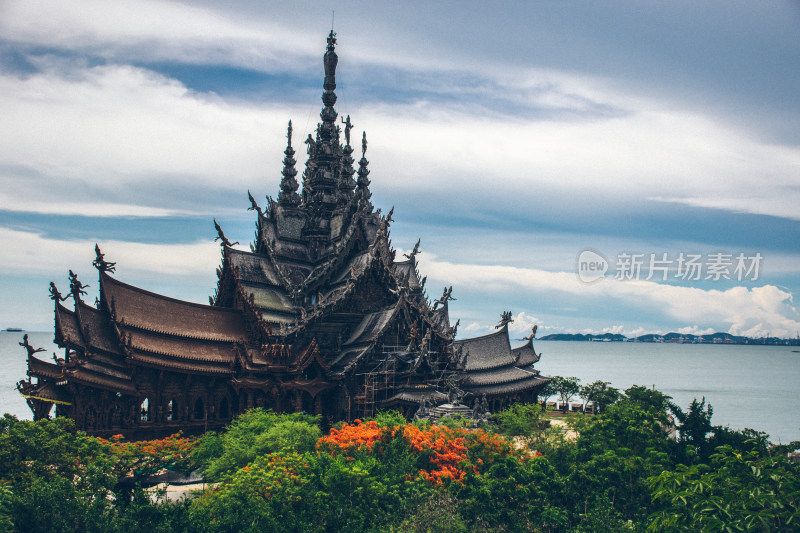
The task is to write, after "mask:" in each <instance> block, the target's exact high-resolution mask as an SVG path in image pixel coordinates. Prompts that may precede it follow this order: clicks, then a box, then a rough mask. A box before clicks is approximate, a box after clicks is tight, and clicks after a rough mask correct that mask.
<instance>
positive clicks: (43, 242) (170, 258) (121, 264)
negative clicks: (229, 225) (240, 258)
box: [0, 227, 220, 280]
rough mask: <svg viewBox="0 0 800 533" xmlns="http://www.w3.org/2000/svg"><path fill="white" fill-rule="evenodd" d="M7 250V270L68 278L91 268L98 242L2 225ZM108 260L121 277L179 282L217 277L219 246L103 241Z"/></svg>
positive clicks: (1, 237) (0, 238)
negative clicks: (71, 274)
mask: <svg viewBox="0 0 800 533" xmlns="http://www.w3.org/2000/svg"><path fill="white" fill-rule="evenodd" d="M0 242H2V243H3V249H4V251H5V253H4V257H3V268H4V274H6V275H15V276H37V275H38V276H58V277H62V276H63V277H66V272H67V271H68V270H69V269H74V270H75V271H76V272H79V273H80V272H90V271H91V272H93V271H94V268H92V267H91V263H92V261H93V260H94V258H95V254H94V246H95V244H96V241H94V240H71V241H65V240H58V239H51V238H47V237H45V236H43V235H41V234H38V233H32V232H28V231H19V230H14V229H9V228H3V227H0ZM99 245H100V248H101V249H102V251H103V253H105V255H106V260H107V261H112V262H116V263H118V265H117V269H118V272H120V273H121V274H122V276H121V277H133V278H138V279H145V278H147V277H150V278H160V279H163V278H164V277H172V278H175V279H176V280H178V279H179V280H187V279H188V280H201V279H208V278H213V276H214V271H215V268H216V267H217V266H219V263H220V252H219V246H217V245H215V244H214V243H213V242H211V241H201V242H196V243H193V244H147V243H137V242H123V241H103V242H100V243H99Z"/></svg>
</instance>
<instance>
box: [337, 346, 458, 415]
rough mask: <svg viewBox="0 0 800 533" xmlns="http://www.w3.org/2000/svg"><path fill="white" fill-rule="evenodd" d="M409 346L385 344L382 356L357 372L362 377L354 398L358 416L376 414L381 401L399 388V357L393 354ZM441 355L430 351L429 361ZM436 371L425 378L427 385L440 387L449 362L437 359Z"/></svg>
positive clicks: (445, 375) (446, 373)
mask: <svg viewBox="0 0 800 533" xmlns="http://www.w3.org/2000/svg"><path fill="white" fill-rule="evenodd" d="M406 350H407V346H400V345H384V346H383V349H382V350H381V358H380V360H379V361H377V362H375V363H374V365H373V366H372V368H371V369H370V370H368V371H366V372H362V373H359V374H356V376H357V377H358V378H362V377H363V380H362V381H360V383H359V384H358V392H357V393H356V395H355V397H354V398H353V400H354V403H355V406H356V413H357V417H359V418H372V417H373V416H375V412H376V408H377V407H378V405H380V403H381V402H383V401H385V400H388V399H389V398H390V397H391V395H392V394H393V393H394V392H395V391H396V390H397V382H396V379H397V358H396V357H392V356H391V354H395V353H399V352H405V351H406ZM438 355H439V352H437V351H430V352H428V361H429V363H431V359H434V360H435V359H436V358H437V356H438ZM431 366H432V367H434V366H435V368H432V370H433V371H434V375H433V377H432V378H430V379H427V380H425V383H426V384H427V385H430V386H431V387H433V388H434V389H437V390H438V389H440V388H441V387H442V383H443V382H444V380H445V379H446V377H447V375H448V374H449V372H448V369H447V362H446V361H444V362H442V361H436V363H435V364H431Z"/></svg>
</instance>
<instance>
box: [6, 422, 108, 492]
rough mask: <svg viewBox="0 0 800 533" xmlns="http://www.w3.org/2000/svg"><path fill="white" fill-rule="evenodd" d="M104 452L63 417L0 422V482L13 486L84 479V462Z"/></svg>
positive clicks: (85, 475) (106, 447)
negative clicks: (38, 480) (40, 480)
mask: <svg viewBox="0 0 800 533" xmlns="http://www.w3.org/2000/svg"><path fill="white" fill-rule="evenodd" d="M107 451H108V446H107V445H106V444H103V443H102V442H100V441H98V440H97V439H94V438H92V437H87V436H86V435H85V434H84V433H81V432H76V430H75V423H74V422H73V421H72V420H70V419H67V418H56V419H55V420H38V421H36V422H31V421H27V420H17V418H16V417H15V416H12V415H9V414H6V415H4V416H3V418H2V419H0V479H3V480H7V481H10V482H12V483H15V484H16V483H25V482H30V481H32V480H33V479H36V478H39V477H64V478H67V479H73V478H77V479H78V481H83V480H86V479H87V475H88V472H87V462H86V461H85V459H90V458H94V457H102V456H104V455H106V454H107Z"/></svg>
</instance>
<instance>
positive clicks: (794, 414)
mask: <svg viewBox="0 0 800 533" xmlns="http://www.w3.org/2000/svg"><path fill="white" fill-rule="evenodd" d="M23 334H24V333H23V332H8V331H2V332H0V412H3V413H10V414H13V415H15V416H17V417H18V418H20V419H30V418H31V412H30V409H29V408H28V406H27V404H26V403H25V400H24V399H23V398H22V396H20V394H19V393H18V392H17V390H16V386H15V384H16V383H17V382H18V381H19V380H21V379H24V378H25V371H26V369H27V368H26V362H25V360H26V351H25V349H24V348H22V347H21V346H19V343H20V342H21V341H22V336H23ZM28 338H29V342H30V344H31V345H32V346H34V347H36V348H39V347H41V348H44V349H45V352H43V353H40V354H39V356H40V357H41V358H42V359H44V360H52V354H53V353H56V354H58V355H59V356H62V357H63V353H62V351H61V350H60V349H59V348H58V347H57V346H56V345H55V344H53V333H51V332H28ZM534 346H535V348H536V351H537V352H540V353H541V354H542V358H541V360H540V361H539V362H538V363H537V364H536V368H538V369H539V370H540V371H541V372H542V374H544V375H548V376H555V375H559V376H575V377H577V378H579V379H580V380H581V383H582V384H589V383H591V382H593V381H595V380H602V381H608V382H610V383H611V385H612V386H614V387H616V388H618V389H620V390H624V389H626V388H628V387H630V386H632V385H643V386H646V387H655V388H656V389H658V390H659V391H661V392H663V393H665V394H668V395H669V396H671V397H672V398H673V400H674V401H675V403H677V404H678V405H679V406H681V407H682V408H684V409H686V408H687V407H688V406H689V404H690V403H691V401H692V400H693V399H695V398H697V399H698V400H700V399H703V398H705V400H706V403H707V404H711V406H712V408H713V417H712V419H711V422H712V424H714V425H721V426H729V427H731V428H733V429H744V428H750V429H755V430H758V431H763V432H765V433H767V434H768V435H769V439H770V441H771V442H773V443H776V444H778V443H783V444H786V443H789V442H791V441H800V405H798V401H800V353H798V352H797V351H796V350H798V349H799V348H798V347H797V346H760V345H735V344H669V343H663V344H655V343H633V342H576V341H535V342H534ZM553 399H554V398H553ZM575 401H576V402H577V401H579V400H577V399H576V400H575Z"/></svg>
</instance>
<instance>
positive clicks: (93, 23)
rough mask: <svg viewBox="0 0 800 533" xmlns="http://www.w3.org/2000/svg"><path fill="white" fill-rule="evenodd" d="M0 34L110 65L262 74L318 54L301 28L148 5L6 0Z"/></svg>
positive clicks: (138, 1)
mask: <svg viewBox="0 0 800 533" xmlns="http://www.w3.org/2000/svg"><path fill="white" fill-rule="evenodd" d="M0 31H2V33H3V35H4V37H5V38H6V39H9V40H12V41H18V42H22V43H30V44H35V45H43V46H51V47H57V48H62V49H66V50H72V51H76V52H83V53H93V54H97V55H99V56H101V57H107V58H113V59H116V60H130V59H134V58H135V59H136V60H138V61H164V60H167V61H170V60H171V61H181V62H187V63H208V64H217V65H219V64H228V63H233V64H236V65H239V66H245V67H248V68H259V69H264V70H266V69H268V68H270V67H272V68H276V67H278V66H279V67H280V68H282V69H286V68H292V66H293V65H296V64H297V62H296V61H294V59H296V58H297V56H302V55H303V54H311V53H314V54H318V53H319V45H318V41H319V36H310V35H307V34H305V32H304V31H303V30H302V29H300V28H285V27H281V26H279V25H277V24H274V23H272V22H271V21H270V20H269V19H268V18H267V19H260V20H259V21H258V23H256V22H254V21H252V20H249V19H247V18H244V17H238V18H233V17H229V16H228V15H227V14H225V13H223V12H221V11H215V10H210V9H204V8H200V7H195V6H191V5H187V4H178V3H173V2H159V1H154V0H135V1H134V0H117V1H115V2H105V1H103V0H78V1H73V2H48V1H40V0H23V1H14V0H6V1H4V3H3V17H2V18H0ZM313 37H316V39H315V38H313ZM315 45H316V46H315Z"/></svg>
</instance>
